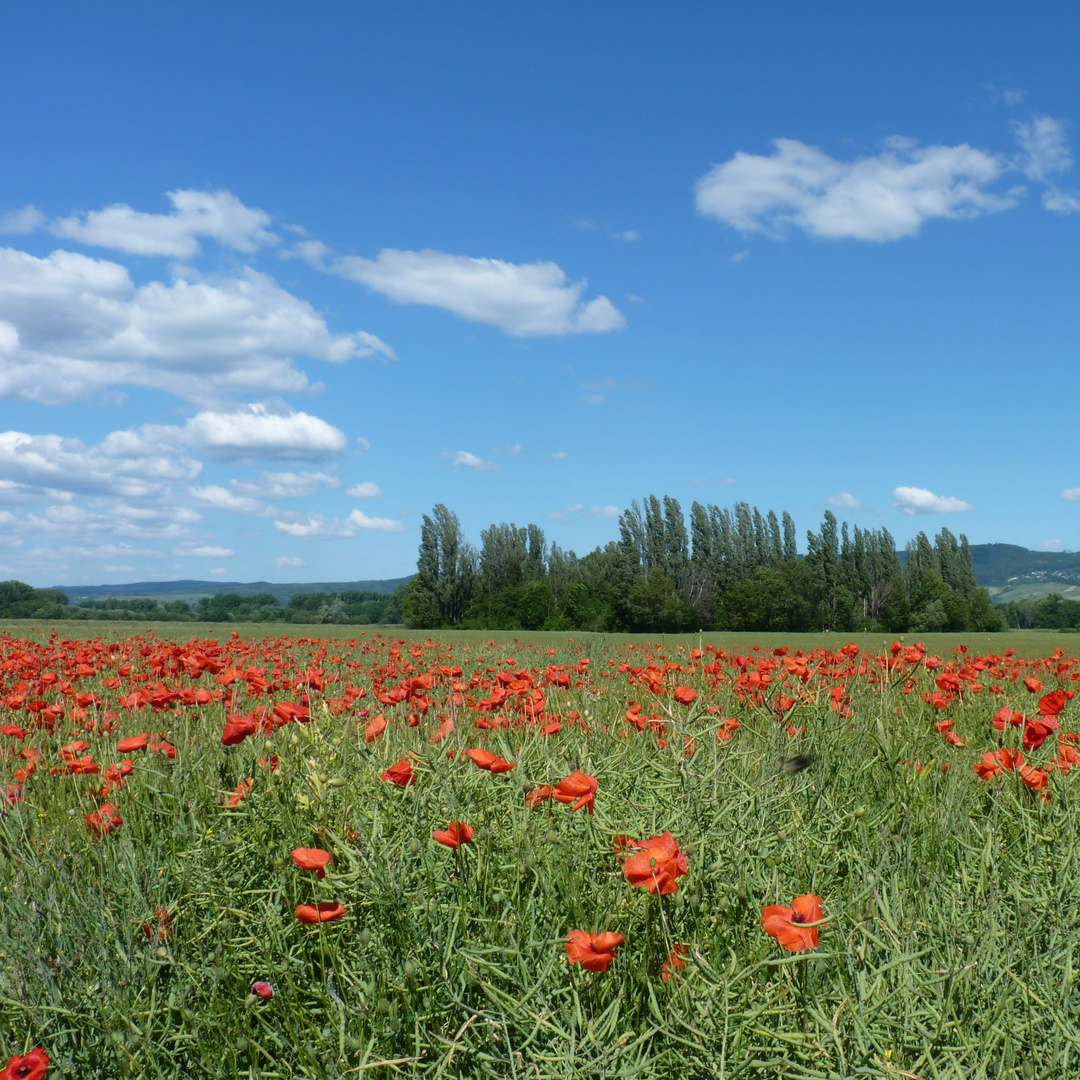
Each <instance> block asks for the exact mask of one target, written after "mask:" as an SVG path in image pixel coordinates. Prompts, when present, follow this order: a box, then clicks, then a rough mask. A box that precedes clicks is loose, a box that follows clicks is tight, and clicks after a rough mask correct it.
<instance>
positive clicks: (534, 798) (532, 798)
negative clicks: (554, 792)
mask: <svg viewBox="0 0 1080 1080" xmlns="http://www.w3.org/2000/svg"><path fill="white" fill-rule="evenodd" d="M550 798H551V785H550V784H541V785H540V787H538V788H533V789H532V791H530V792H529V794H528V795H526V796H525V805H526V806H531V807H532V808H533V809H534V810H535V809H536V807H538V806H539V805H540V804H541V803H542V802H546V801H547V800H548V799H550Z"/></svg>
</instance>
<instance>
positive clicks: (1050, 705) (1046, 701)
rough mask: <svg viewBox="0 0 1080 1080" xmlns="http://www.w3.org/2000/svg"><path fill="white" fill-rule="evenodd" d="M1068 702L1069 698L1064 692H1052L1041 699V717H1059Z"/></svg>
mask: <svg viewBox="0 0 1080 1080" xmlns="http://www.w3.org/2000/svg"><path fill="white" fill-rule="evenodd" d="M1068 700H1069V696H1068V694H1066V693H1065V691H1064V690H1051V691H1050V693H1049V694H1046V695H1044V696H1043V697H1041V698H1039V715H1040V716H1057V715H1058V714H1059V713H1060V712H1061V710H1062V709H1064V708H1065V702H1067V701H1068Z"/></svg>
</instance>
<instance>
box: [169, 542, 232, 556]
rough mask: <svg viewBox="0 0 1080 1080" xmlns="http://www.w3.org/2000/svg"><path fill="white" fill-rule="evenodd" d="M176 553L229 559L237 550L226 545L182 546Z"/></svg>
mask: <svg viewBox="0 0 1080 1080" xmlns="http://www.w3.org/2000/svg"><path fill="white" fill-rule="evenodd" d="M173 554H174V555H179V556H180V557H181V558H184V557H187V556H190V557H191V558H193V559H228V558H230V557H231V556H233V555H235V554H236V552H235V551H231V550H230V549H229V548H224V547H208V546H205V545H204V546H202V547H182V548H177V549H176V550H175V551H174V552H173Z"/></svg>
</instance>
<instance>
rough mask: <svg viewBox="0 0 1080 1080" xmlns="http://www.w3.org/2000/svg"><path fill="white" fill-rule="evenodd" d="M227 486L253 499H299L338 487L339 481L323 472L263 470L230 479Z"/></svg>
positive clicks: (339, 485)
mask: <svg viewBox="0 0 1080 1080" xmlns="http://www.w3.org/2000/svg"><path fill="white" fill-rule="evenodd" d="M229 487H231V488H232V490H233V491H235V492H236V493H237V494H238V495H246V496H249V497H251V498H253V499H300V498H306V497H307V496H309V495H314V494H315V493H316V492H317V491H319V490H320V489H321V488H324V487H328V488H339V487H341V481H340V480H339V479H338V478H337V477H336V476H334V475H333V474H332V473H324V472H264V473H263V474H262V475H261V476H258V477H255V478H254V479H251V480H230V481H229Z"/></svg>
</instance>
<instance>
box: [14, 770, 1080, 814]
mask: <svg viewBox="0 0 1080 1080" xmlns="http://www.w3.org/2000/svg"><path fill="white" fill-rule="evenodd" d="M1065 771H1066V772H1068V770H1067V769H1066V770H1065ZM22 801H23V786H22V784H8V786H7V787H3V788H0V806H14V805H15V804H16V803H18V802H22Z"/></svg>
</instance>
